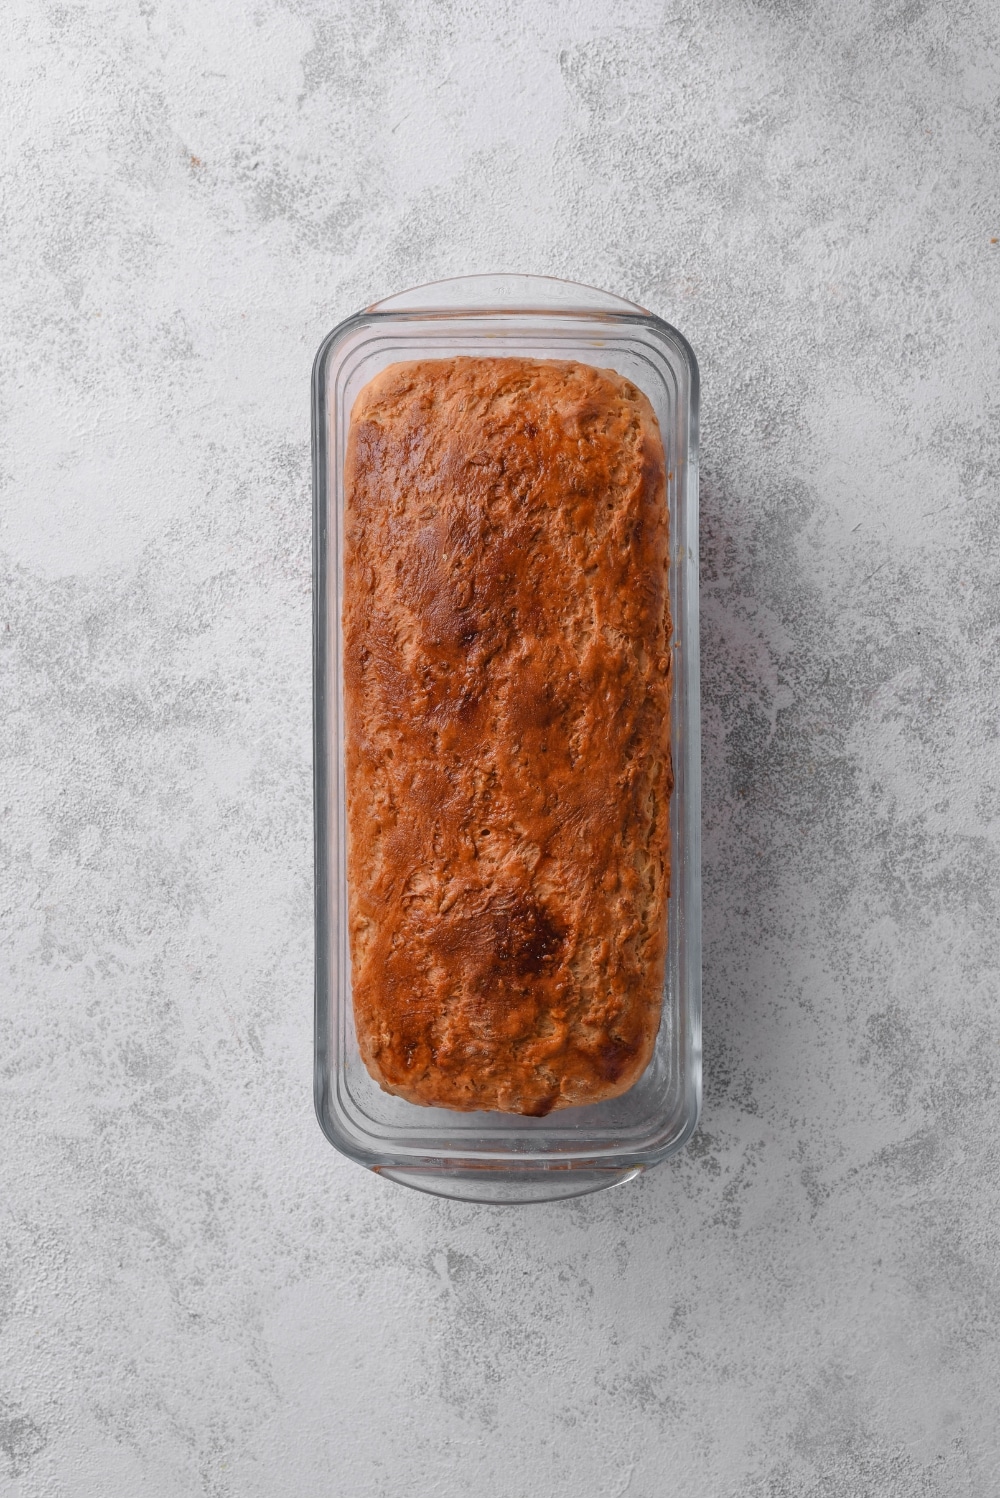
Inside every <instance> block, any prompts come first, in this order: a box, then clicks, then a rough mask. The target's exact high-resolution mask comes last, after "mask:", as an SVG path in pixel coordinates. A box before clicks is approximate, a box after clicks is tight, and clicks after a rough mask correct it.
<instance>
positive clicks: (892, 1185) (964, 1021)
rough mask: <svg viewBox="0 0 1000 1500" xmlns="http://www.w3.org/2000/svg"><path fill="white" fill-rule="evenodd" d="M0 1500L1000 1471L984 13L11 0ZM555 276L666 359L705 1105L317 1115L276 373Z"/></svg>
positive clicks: (297, 665) (994, 93) (997, 246)
mask: <svg viewBox="0 0 1000 1500" xmlns="http://www.w3.org/2000/svg"><path fill="white" fill-rule="evenodd" d="M0 56H2V57H3V59H4V61H3V71H4V75H5V87H4V89H3V93H2V100H0V120H2V132H0V139H2V150H3V153H4V160H5V165H4V169H3V171H4V194H3V198H2V210H0V212H2V224H3V233H2V250H0V254H2V255H3V257H4V264H5V269H4V272H3V275H2V277H0V320H2V328H3V333H4V338H3V343H2V352H0V416H2V426H3V435H4V450H3V459H2V490H0V548H2V554H3V555H2V576H3V584H2V611H0V663H2V702H3V707H4V712H3V716H2V720H0V736H2V746H3V748H2V769H0V775H2V778H3V780H2V795H0V806H2V809H3V824H2V835H0V838H2V850H3V867H2V885H0V909H2V912H3V918H2V926H3V946H2V952H0V1100H2V1105H0V1110H2V1113H0V1119H2V1129H3V1149H2V1160H0V1487H2V1493H3V1494H5V1495H13V1494H24V1495H47V1494H82V1495H88V1494H105V1495H127V1494H138V1495H156V1494H159V1495H230V1494H233V1495H241V1494H242V1495H257V1494H270V1495H331V1496H333V1495H338V1496H339V1495H363V1496H368V1495H373V1496H374V1495H381V1494H390V1495H392V1494H395V1495H443V1496H460V1495H468V1494H473V1495H489V1496H493V1495H496V1496H506V1495H531V1496H545V1495H553V1496H554V1495H577V1494H593V1495H601V1496H605V1495H608V1496H611V1495H628V1494H632V1495H640V1496H642V1495H645V1496H649V1495H664V1494H683V1495H699V1494H721V1495H739V1494H744V1493H747V1492H758V1493H764V1494H779V1495H780V1494H786V1493H791V1492H799V1493H806V1494H837V1493H840V1494H843V1493H845V1492H846V1493H855V1494H862V1495H866V1494H889V1495H935V1494H949V1493H950V1494H960V1495H989V1494H996V1493H997V1488H998V1486H1000V1448H998V1443H1000V1439H998V1432H1000V1425H998V1421H997V1395H996V1392H997V1389H998V1387H1000V1253H998V1234H997V1224H998V1211H1000V1202H998V1198H1000V1192H998V1188H1000V1150H998V1140H1000V1128H998V1127H1000V1095H998V1083H1000V1047H998V1040H1000V1038H998V1031H1000V1011H998V989H1000V984H998V978H1000V912H998V906H1000V844H998V839H1000V754H998V731H1000V701H998V681H1000V660H998V654H1000V653H998V628H1000V535H998V531H1000V394H998V390H1000V384H998V354H1000V243H998V240H1000V173H998V169H997V163H998V161H1000V113H998V101H1000V29H998V27H997V11H996V6H995V3H994V0H954V3H951V4H944V3H940V4H938V3H934V0H887V3H884V4H881V3H879V4H876V3H871V0H865V3H862V0H838V3H837V4H832V5H831V4H827V5H820V4H818V3H816V4H813V3H811V0H803V3H800V4H796V3H791V0H669V3H652V0H629V3H628V4H626V3H622V0H586V3H582V0H575V3H574V4H573V5H559V4H555V3H549V0H539V3H537V4H528V3H521V0H436V3H431V0H424V3H420V4H417V3H401V0H400V3H393V0H371V3H361V0H257V3H255V4H250V3H244V0H214V3H212V4H210V5H206V4H205V3H204V0H88V3H86V4H74V3H69V0H67V3H65V4H49V3H47V0H8V3H7V4H5V5H4V7H3V8H2V12H0ZM497 269H500V270H514V271H517V270H521V271H537V272H542V273H547V274H555V275H563V276H567V277H570V278H574V279H577V280H581V281H587V282H591V283H594V284H596V285H599V286H604V287H607V288H608V289H610V290H612V291H615V292H618V293H620V294H622V295H624V296H627V297H630V298H633V299H635V300H637V301H639V302H641V303H644V304H645V305H647V306H649V307H650V308H652V309H653V310H654V311H656V312H658V313H660V314H661V315H663V316H665V317H666V318H668V319H670V320H671V321H672V322H674V323H676V324H677V325H678V326H679V327H680V328H681V329H682V330H683V331H684V332H685V333H686V334H687V336H688V337H689V338H690V340H691V342H692V343H693V345H694V347H695V349H696V350H697V352H698V354H699V356H700V359H701V363H702V374H703V382H704V383H703V450H702V456H703V484H702V505H703V511H704V523H703V533H702V544H703V569H702V581H703V591H704V592H703V597H704V609H703V673H704V741H705V748H704V771H705V809H704V829H705V864H704V876H705V944H706V947H705V1028H706V1080H707V1087H706V1102H705V1110H704V1117H703V1127H702V1130H701V1132H700V1134H699V1135H698V1136H697V1137H696V1139H695V1142H694V1144H693V1146H692V1147H691V1148H690V1149H689V1150H687V1151H686V1152H685V1153H684V1154H683V1155H682V1156H680V1157H679V1158H677V1159H675V1160H674V1161H672V1162H670V1163H668V1164H666V1165H665V1166H662V1167H660V1168H659V1169H657V1170H656V1171H655V1172H653V1173H651V1174H649V1175H648V1176H647V1177H645V1178H643V1179H640V1180H639V1181H638V1182H635V1183H632V1184H630V1185H628V1186H626V1187H623V1188H620V1189H617V1190H616V1191H614V1192H611V1193H606V1194H603V1195H599V1196H597V1197H594V1198H591V1199H583V1200H579V1201H577V1202H573V1203H564V1204H561V1205H555V1206H551V1207H535V1208H529V1209H515V1210H510V1209H508V1210H496V1209H489V1208H480V1207H473V1206H467V1205H458V1204H448V1203H443V1202H439V1201H435V1200H433V1199H430V1198H426V1197H422V1196H420V1195H418V1194H415V1193H409V1192H406V1191H405V1190H403V1189H401V1188H398V1187H395V1186H393V1185H392V1184H389V1183H386V1182H383V1181H379V1180H378V1179H377V1178H375V1177H374V1176H370V1175H367V1174H366V1173H364V1172H363V1171H361V1170H360V1169H359V1168H357V1167H355V1166H353V1165H351V1164H350V1163H349V1162H347V1161H345V1160H341V1159H339V1158H338V1157H337V1156H336V1155H335V1153H334V1152H333V1151H332V1150H331V1149H330V1147H329V1146H328V1145H327V1144H326V1142H325V1141H324V1139H323V1138H322V1136H321V1134H320V1131H319V1129H318V1127H317V1125H316V1121H315V1118H314V1115H313V1106H312V1099H311V1029H312V997H311V985H312V955H311V942H312V906H311V901H312V830H311V812H312V796H311V744H310V714H311V703H310V498H309V428H308V379H309V370H310V364H311V360H312V356H313V353H314V350H315V348H316V346H317V344H318V343H319V341H320V339H321V337H322V336H323V335H324V334H325V333H326V331H327V330H328V329H329V328H330V327H331V326H332V325H333V324H334V323H335V322H337V321H338V320H339V319H340V318H342V317H344V316H346V315H347V314H348V313H350V312H352V311H354V310H355V309H357V308H358V307H360V306H363V305H364V304H366V303H369V302H371V301H373V300H374V299H376V298H377V297H379V296H384V295H387V294H389V293H391V292H393V291H396V290H399V289H400V288H403V287H405V286H408V285H412V284H414V283H416V282H421V281H426V280H430V279H433V278H435V277H440V276H448V275H455V274H459V273H464V272H472V271H485V270H497Z"/></svg>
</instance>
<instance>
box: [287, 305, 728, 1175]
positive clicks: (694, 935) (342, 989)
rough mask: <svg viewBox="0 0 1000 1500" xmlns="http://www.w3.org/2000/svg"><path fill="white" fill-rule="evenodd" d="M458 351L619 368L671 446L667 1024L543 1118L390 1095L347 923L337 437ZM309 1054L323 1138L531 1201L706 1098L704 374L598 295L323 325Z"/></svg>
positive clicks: (409, 308)
mask: <svg viewBox="0 0 1000 1500" xmlns="http://www.w3.org/2000/svg"><path fill="white" fill-rule="evenodd" d="M456 354H472V355H524V356H528V357H532V358H536V359H571V360H578V361H581V362H584V363H588V364H593V365H597V366H599V367H603V368H611V369H614V370H617V371H618V372H619V373H620V374H622V375H624V376H627V378H628V379H629V380H631V381H633V382H634V384H635V385H637V386H639V387H640V389H641V390H643V391H644V392H645V393H646V395H647V396H648V397H649V399H650V401H651V402H652V404H653V409H654V410H655V412H656V415H657V418H658V420H659V424H660V430H661V433H662V435H663V441H664V447H665V450H666V456H667V470H668V482H667V505H668V507H669V513H670V597H671V607H672V612H673V621H674V635H673V641H672V649H673V653H674V690H673V737H672V750H673V762H674V776H675V785H674V793H673V798H672V802H671V815H670V831H671V842H672V850H671V861H672V879H671V892H670V902H669V911H668V922H669V929H668V949H667V972H666V982H665V988H664V997H663V1018H662V1021H661V1024H660V1030H659V1034H658V1036H657V1041H656V1050H655V1053H654V1056H653V1060H652V1062H651V1063H650V1065H649V1067H648V1068H647V1070H646V1072H645V1073H644V1074H643V1076H642V1078H641V1079H640V1080H639V1082H638V1083H637V1084H635V1085H634V1087H633V1088H632V1089H630V1090H629V1092H628V1093H626V1094H623V1095H622V1096H621V1097H620V1098H618V1099H612V1100H609V1101H607V1102H606V1103H603V1104H596V1105H588V1106H586V1107H584V1108H575V1109H562V1110H557V1111H555V1112H553V1113H552V1114H550V1115H547V1116H545V1117H544V1118H542V1119H529V1118H526V1117H523V1116H520V1115H507V1114H499V1113H478V1114H472V1113H470V1114H465V1113H461V1112H458V1111H453V1110H443V1109H429V1108H426V1107H423V1106H420V1105H415V1104H409V1103H407V1102H406V1101H405V1100H403V1099H398V1098H396V1097H394V1096H392V1095H390V1094H386V1093H384V1092H383V1091H382V1090H381V1089H380V1088H379V1087H378V1085H377V1084H376V1083H375V1082H374V1080H373V1079H372V1078H371V1077H370V1076H369V1074H368V1071H367V1069H366V1068H365V1066H364V1063H363V1062H362V1061H361V1057H360V1055H359V1052H358V1045H357V1040H356V1037H355V1033H354V1024H353V1018H352V1012H351V963H350V950H349V944H348V925H347V869H346V836H347V828H346V812H345V789H344V742H343V731H344V719H343V674H342V651H341V589H342V560H341V559H342V535H343V517H344V490H343V469H344V449H345V443H346V438H347V429H348V423H349V420H350V415H351V408H352V406H353V404H354V401H355V398H356V397H357V394H358V392H359V391H360V390H361V388H362V386H364V385H365V384H367V382H368V381H369V380H371V379H372V377H373V376H374V375H376V374H377V373H378V372H379V371H380V370H382V369H383V368H384V367H385V366H386V365H389V364H393V363H395V362H396V361H397V360H409V359H428V358H446V357H448V356H451V355H456ZM313 484H314V619H313V628H314V670H315V798H316V1057H315V1095H316V1111H317V1114H318V1116H319V1121H320V1125H321V1126H322V1128H323V1131H324V1133H325V1134H326V1136H327V1138H328V1139H329V1140H330V1141H331V1143H332V1144H333V1145H334V1146H335V1147H336V1148H337V1149H338V1150H339V1151H342V1152H344V1154H345V1155H347V1156H349V1157H351V1158H352V1159H353V1160H354V1161H356V1162H360V1163H361V1165H363V1166H366V1167H369V1168H371V1169H372V1170H373V1171H375V1172H378V1173H381V1174H382V1175H383V1176H385V1177H391V1178H393V1179H394V1180H395V1181H396V1182H402V1183H406V1184H408V1185H409V1186H411V1187H415V1188H420V1189H423V1190H424V1191H426V1192H433V1193H438V1194H441V1195H443V1196H446V1197H451V1198H464V1199H469V1200H472V1201H479V1202H490V1203H527V1202H533V1201H544V1200H547V1199H555V1198H569V1197H574V1196H576V1195H578V1194H581V1193H589V1192H594V1191H596V1190H597V1189H599V1188H602V1187H611V1186H613V1185H614V1184H616V1183H620V1182H625V1181H627V1180H628V1179H629V1178H631V1177H634V1176H636V1174H637V1173H639V1172H641V1171H642V1170H643V1169H644V1168H647V1167H651V1166H654V1165H655V1164H656V1163H657V1162H660V1161H662V1160H663V1159H664V1158H665V1157H667V1156H670V1155H671V1154H672V1153H673V1152H675V1151H677V1150H679V1149H680V1147H681V1146H682V1145H683V1144H684V1142H685V1141H686V1140H687V1139H688V1137H689V1136H690V1135H691V1133H692V1131H693V1130H694V1128H695V1125H696V1123H697V1119H698V1110H699V1106H700V1102H701V836H700V816H701V781H700V718H699V686H698V366H697V362H696V360H695V357H694V354H693V352H692V350H691V348H690V346H689V345H688V343H687V342H686V340H685V339H684V338H683V337H682V336H681V335H680V334H679V333H678V332H677V331H676V329H674V328H671V327H670V325H669V324H667V323H664V322H662V321H661V320H660V319H659V318H656V317H654V316H653V315H652V314H650V313H648V312H645V311H644V310H643V309H642V308H639V307H636V306H634V305H633V304H632V303H630V302H624V301H622V300H621V299H620V298H618V297H614V296H611V295H610V294H608V293H606V292H599V291H596V290H594V289H593V288H591V287H584V286H578V285H576V284H574V283H572V282H565V281H555V280H551V279H549V278H547V277H536V276H471V277H465V278H462V279H458V280H454V281H443V282H437V283H435V284H432V285H430V286H425V287H418V288H416V289H415V290H413V291H409V292H403V293H401V294H400V295H399V296H395V297H390V298H388V299H387V300H386V301H384V302H379V303H377V304H376V305H375V306H374V307H371V308H369V309H368V310H367V311H366V312H362V313H358V314H356V315H355V316H354V317H352V318H348V319H347V320H346V322H344V323H341V324H340V325H339V327H337V328H335V329H334V330H333V332H332V333H331V334H329V335H328V336H327V337H326V338H325V339H324V340H323V343H322V344H321V346H320V348H319V352H318V353H317V355H316V362H315V365H314V369H313Z"/></svg>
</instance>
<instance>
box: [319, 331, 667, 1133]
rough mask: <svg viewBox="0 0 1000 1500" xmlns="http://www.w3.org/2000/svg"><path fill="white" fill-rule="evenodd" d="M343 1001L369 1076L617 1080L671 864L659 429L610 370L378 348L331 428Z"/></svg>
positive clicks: (645, 995) (640, 1005)
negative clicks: (389, 361)
mask: <svg viewBox="0 0 1000 1500" xmlns="http://www.w3.org/2000/svg"><path fill="white" fill-rule="evenodd" d="M344 478H345V491H346V519H345V546H344V603H343V631H344V697H345V716H346V774H347V814H348V884H349V903H350V943H351V968H352V991H353V1008H354V1021H355V1027H356V1031H357V1038H358V1044H359V1047H360V1051H361V1055H362V1057H363V1059H364V1061H365V1064H366V1065H367V1067H368V1069H369V1071H370V1072H371V1074H372V1075H373V1077H374V1078H375V1079H376V1080H377V1081H378V1082H379V1083H380V1084H381V1086H382V1087H383V1088H384V1089H386V1090H388V1091H389V1092H390V1093H393V1094H399V1095H402V1097H403V1098H405V1099H408V1100H411V1101H412V1102H413V1103H415V1104H427V1105H438V1106H441V1107H444V1108H446V1109H461V1110H508V1111H512V1112H516V1113H520V1114H525V1115H544V1114H547V1113H548V1112H549V1110H552V1109H560V1108H564V1107H566V1106H568V1105H581V1104H591V1103H594V1102H595V1101H598V1100H601V1099H608V1098H612V1097H614V1096H615V1095H617V1094H621V1093H624V1092H625V1090H626V1089H628V1088H630V1087H631V1085H632V1084H633V1083H635V1081H636V1080H637V1079H638V1078H639V1076H640V1075H641V1074H642V1072H643V1071H644V1069H645V1068H646V1066H647V1064H648V1063H649V1060H650V1057H651V1054H652V1051H653V1045H654V1042H655V1039H656V1033H657V1029H658V1026H659V1020H660V1009H661V1001H662V989H663V977H664V958H665V948H666V936H667V935H666V904H667V893H668V886H669V879H670V862H669V852H670V851H669V801H670V793H671V788H672V784H673V777H672V772H671V761H670V688H671V653H670V636H671V630H670V616H669V602H668V596H667V561H668V557H667V551H668V549H667V540H668V539H667V529H668V528H667V507H666V496H665V472H664V456H663V445H662V442H661V439H660V434H659V430H658V427H657V423H656V418H655V416H654V415H653V410H652V407H651V406H650V404H649V402H648V400H647V399H646V397H645V396H644V395H642V393H641V392H640V391H638V390H637V389H636V387H635V386H634V385H632V384H630V382H629V381H627V380H625V379H623V378H622V377H621V376H620V375H617V374H615V373H614V372H613V371H610V370H599V369H595V368H594V367H592V366H590V365H584V364H575V363H569V362H565V363H564V362H557V361H554V360H532V359H513V358H508V359H499V358H498V359H481V358H454V359H436V360H420V361H418V362H415V363H408V364H396V365H392V366H391V367H390V368H389V369H387V370H384V371H383V372H382V373H381V374H380V375H378V376H377V377H376V378H375V379H374V380H372V381H371V383H370V384H369V385H367V386H366V387H365V389H364V390H363V391H362V392H361V394H360V395H359V396H358V398H357V402H356V404H355V406H354V410H353V414H352V418H351V427H350V432H349V435H348V442H347V453H346V466H345V476H344Z"/></svg>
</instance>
